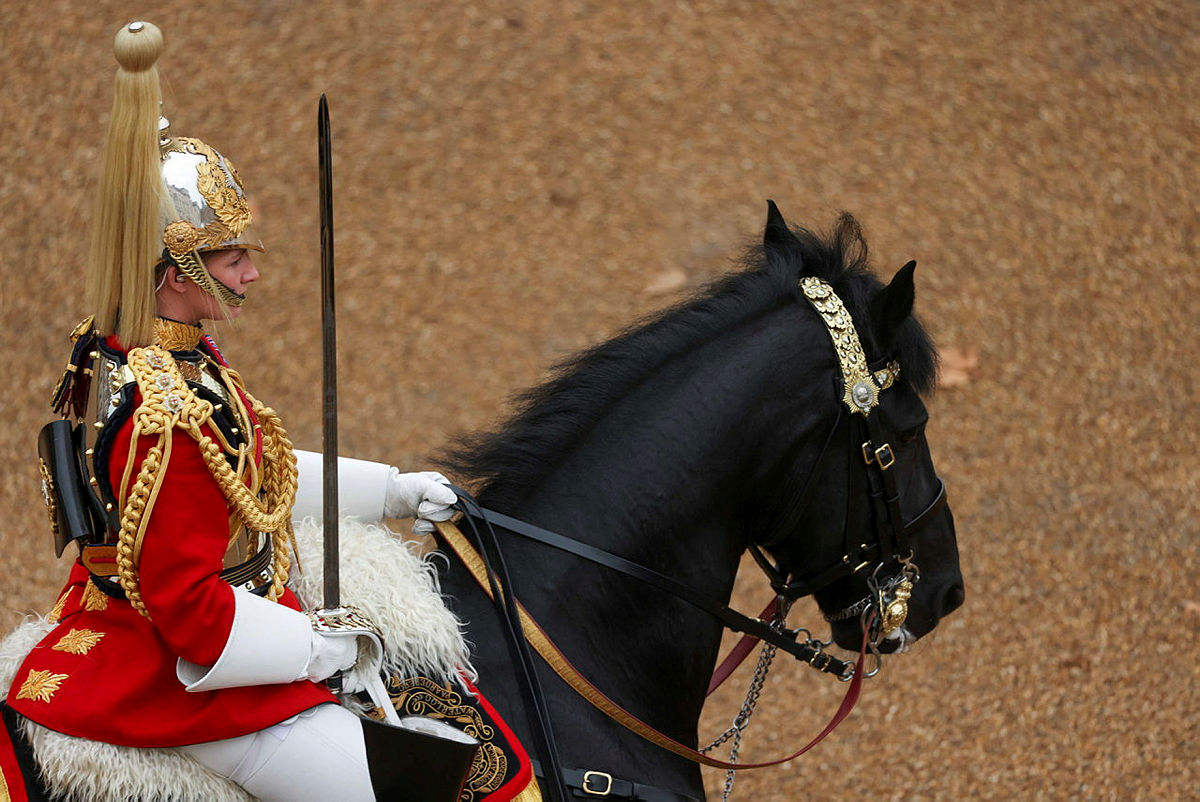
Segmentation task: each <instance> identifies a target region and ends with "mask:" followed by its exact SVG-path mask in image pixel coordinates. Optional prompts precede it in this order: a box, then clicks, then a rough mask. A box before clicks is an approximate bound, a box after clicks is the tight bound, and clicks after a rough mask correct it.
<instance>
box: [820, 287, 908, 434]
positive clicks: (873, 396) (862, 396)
mask: <svg viewBox="0 0 1200 802" xmlns="http://www.w3.org/2000/svg"><path fill="white" fill-rule="evenodd" d="M800 288H801V289H802V290H803V291H804V297H805V298H807V299H808V302H809V303H810V304H812V306H813V308H814V309H816V310H817V313H818V314H820V316H821V321H822V322H823V323H824V324H825V328H826V329H828V331H829V337H830V339H832V340H833V348H834V350H835V351H837V357H838V364H839V365H840V366H841V369H842V380H843V383H844V385H845V387H846V393H845V395H844V396H842V402H843V403H844V404H845V405H846V407H847V408H848V409H849V410H850V411H851V412H852V413H857V414H860V415H869V414H871V410H872V409H874V408H875V407H876V406H878V405H879V391H880V390H886V389H887V388H889V387H891V386H892V385H893V384H895V383H896V381H897V380H898V379H899V378H900V365H899V363H897V362H896V361H894V360H893V361H892V362H889V363H888V364H887V365H886V366H885V367H884V368H882V369H881V370H878V371H876V372H875V373H874V374H872V373H871V369H870V368H869V367H868V366H867V356H866V354H865V353H863V348H862V342H860V341H859V339H858V331H857V330H856V329H855V328H854V319H853V318H851V317H850V313H849V312H848V311H847V310H846V305H845V304H843V303H842V299H841V298H839V297H838V296H837V293H835V292H834V291H833V288H832V287H830V286H829V284H828V283H827V282H825V281H822V280H821V279H819V278H816V277H814V276H806V277H805V278H803V279H801V280H800Z"/></svg>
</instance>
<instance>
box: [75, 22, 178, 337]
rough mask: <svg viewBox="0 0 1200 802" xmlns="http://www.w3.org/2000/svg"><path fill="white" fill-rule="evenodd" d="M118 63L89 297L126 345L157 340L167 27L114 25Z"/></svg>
mask: <svg viewBox="0 0 1200 802" xmlns="http://www.w3.org/2000/svg"><path fill="white" fill-rule="evenodd" d="M113 50H114V53H115V55H116V58H117V63H118V64H119V65H120V69H118V70H117V79H116V89H115V94H114V98H113V108H112V119H111V120H110V121H109V126H108V144H107V147H106V150H105V154H104V172H103V174H102V176H101V179H100V195H99V200H98V202H97V205H96V214H95V218H94V221H93V226H94V227H93V231H92V243H91V258H90V264H89V271H88V282H87V294H88V301H89V304H90V305H91V308H92V310H93V312H94V313H95V315H96V321H95V322H96V329H97V331H98V332H99V333H100V334H101V335H107V334H112V333H116V334H117V335H118V336H119V337H120V339H121V341H122V343H123V344H124V345H125V347H127V348H132V347H137V346H144V345H149V344H150V343H151V342H153V339H154V266H155V264H156V263H157V262H158V257H159V254H160V253H161V251H162V242H161V237H162V217H163V211H164V203H165V201H166V193H165V192H164V191H163V183H162V168H161V156H160V151H159V145H158V139H159V133H158V120H159V115H160V106H161V102H162V91H161V89H160V88H159V83H158V69H157V68H156V67H155V66H154V64H155V62H156V61H158V57H159V56H160V55H162V50H163V38H162V32H161V31H160V30H159V29H158V28H157V27H156V26H154V25H152V24H150V23H148V22H132V23H130V24H129V25H126V26H125V27H123V28H121V30H120V31H118V32H117V36H116V39H115V40H114V42H113Z"/></svg>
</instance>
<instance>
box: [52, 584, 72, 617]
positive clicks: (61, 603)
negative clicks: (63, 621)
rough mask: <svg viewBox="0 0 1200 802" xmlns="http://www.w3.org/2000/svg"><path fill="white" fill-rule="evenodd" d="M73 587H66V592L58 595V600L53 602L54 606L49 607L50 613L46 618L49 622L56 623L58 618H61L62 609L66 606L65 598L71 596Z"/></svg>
mask: <svg viewBox="0 0 1200 802" xmlns="http://www.w3.org/2000/svg"><path fill="white" fill-rule="evenodd" d="M74 589H75V588H67V592H66V593H64V594H63V595H61V596H59V597H58V601H56V602H55V603H54V607H52V608H51V609H50V615H49V616H47V618H46V620H47V621H49V622H50V623H51V624H55V623H57V622H58V619H60V618H62V614H63V609H64V608H65V607H66V606H67V599H69V598H71V591H73V590H74Z"/></svg>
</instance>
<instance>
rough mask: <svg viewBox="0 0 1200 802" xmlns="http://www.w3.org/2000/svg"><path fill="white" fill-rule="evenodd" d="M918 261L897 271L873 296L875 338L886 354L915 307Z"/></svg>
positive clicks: (872, 319)
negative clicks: (914, 287) (915, 276)
mask: <svg viewBox="0 0 1200 802" xmlns="http://www.w3.org/2000/svg"><path fill="white" fill-rule="evenodd" d="M916 269H917V263H916V262H909V263H908V264H906V265H905V266H904V267H902V268H900V269H899V270H898V271H896V275H895V276H893V277H892V281H891V283H890V284H888V285H887V286H886V287H884V288H883V289H880V290H877V291H876V292H875V294H874V295H872V296H871V324H872V325H873V326H874V328H875V339H876V341H877V343H878V345H879V350H880V351H881V352H883V353H884V354H886V353H888V352H889V351H891V350H892V345H893V344H895V342H896V334H897V333H899V331H900V324H902V323H903V322H904V321H905V320H906V319H907V318H908V316H909V315H910V314H912V308H913V297H914V289H913V271H914V270H916Z"/></svg>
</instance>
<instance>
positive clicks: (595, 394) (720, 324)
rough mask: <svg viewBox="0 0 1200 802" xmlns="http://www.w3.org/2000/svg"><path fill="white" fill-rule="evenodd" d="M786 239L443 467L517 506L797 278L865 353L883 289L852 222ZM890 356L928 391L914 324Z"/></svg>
mask: <svg viewBox="0 0 1200 802" xmlns="http://www.w3.org/2000/svg"><path fill="white" fill-rule="evenodd" d="M792 232H793V234H795V239H794V241H789V242H788V243H786V244H785V245H784V246H781V247H772V248H769V249H768V248H764V247H763V246H762V245H756V246H754V247H750V248H747V249H746V252H745V254H744V256H743V259H742V266H743V269H742V270H740V271H738V272H734V273H730V274H729V275H726V276H725V277H723V278H721V279H718V280H717V281H715V282H713V283H712V284H710V285H708V286H707V287H705V288H703V289H702V290H700V291H699V293H698V294H696V295H695V296H694V297H692V298H690V299H688V300H686V301H684V302H682V303H680V304H678V305H676V306H674V307H671V308H668V309H666V310H665V311H662V312H660V313H658V314H656V315H654V316H652V317H650V318H649V319H647V320H643V321H642V322H640V323H638V324H635V325H634V326H633V327H631V328H629V329H626V330H625V331H624V332H623V333H621V334H620V335H618V336H617V337H615V338H613V339H611V340H609V341H607V342H604V343H601V344H600V345H597V346H595V347H593V348H591V349H588V350H586V351H583V352H582V353H580V354H578V355H576V356H574V357H571V358H569V359H567V360H566V361H564V362H561V363H559V364H558V365H557V366H556V367H555V368H554V369H553V373H552V377H551V378H550V380H549V381H547V382H545V383H544V384H542V385H540V386H537V387H534V388H532V389H530V390H528V391H526V392H525V393H522V394H521V395H519V396H517V398H516V404H517V412H516V414H515V415H514V416H513V417H512V418H511V419H510V420H509V421H508V422H507V423H506V424H504V426H502V427H501V428H500V429H498V430H496V431H493V432H484V433H480V434H475V435H472V436H469V437H465V438H462V439H461V440H460V441H459V442H458V444H457V446H456V447H455V448H453V449H452V450H451V451H449V453H448V454H446V455H445V456H444V457H443V459H442V460H441V462H442V464H444V465H445V466H446V467H447V468H449V469H450V470H452V471H455V472H458V473H461V474H463V475H465V476H470V477H474V478H476V479H480V480H483V486H482V487H481V488H480V490H479V496H480V500H481V501H482V502H483V503H484V504H487V505H491V506H497V507H502V506H506V505H507V504H515V503H517V502H519V501H520V499H521V498H522V496H523V495H524V494H525V493H526V492H528V490H529V489H531V488H533V487H535V486H537V485H538V484H540V483H541V481H542V480H543V479H544V478H545V476H546V475H547V474H549V473H550V472H551V471H552V470H553V469H554V467H555V464H556V460H557V455H562V454H565V453H567V452H568V451H569V450H570V447H571V446H572V445H573V444H574V443H576V442H578V441H579V438H580V437H582V436H583V435H584V434H585V433H586V432H587V431H588V429H589V428H590V427H591V426H592V425H593V424H594V423H595V422H596V421H598V420H600V418H601V417H602V416H603V415H604V413H605V412H606V410H608V409H609V408H610V407H611V406H612V405H613V404H615V403H616V402H617V401H619V400H620V399H621V398H623V397H624V396H625V395H626V394H628V393H629V392H630V390H631V389H632V388H634V387H636V386H637V385H638V384H639V383H640V382H641V381H643V380H644V379H645V377H647V376H649V375H651V374H653V373H654V372H655V371H656V370H658V369H659V368H660V367H661V366H662V365H664V364H666V363H667V362H669V361H670V360H672V359H674V358H676V357H678V356H680V355H682V354H685V353H688V352H689V351H691V350H692V349H693V348H695V347H697V346H698V345H700V344H702V343H705V342H707V341H709V340H711V339H713V338H715V337H717V336H719V335H720V334H721V333H722V332H725V331H728V330H730V329H731V328H733V327H736V326H738V325H740V324H742V323H745V322H748V321H750V320H752V319H754V318H756V317H758V316H760V315H763V314H765V313H767V312H770V311H772V310H773V309H776V308H777V307H779V306H781V305H783V304H785V303H789V302H793V303H802V301H801V300H800V299H801V296H800V293H799V286H798V283H799V279H800V277H801V276H816V277H818V278H822V279H824V280H825V281H827V282H829V283H830V285H832V286H833V288H834V291H835V292H836V293H837V294H838V295H839V296H840V297H841V298H842V300H843V302H844V303H845V304H846V307H847V308H848V309H849V310H850V313H851V315H852V316H853V317H854V319H855V320H856V321H857V323H858V329H859V332H860V334H861V336H862V338H863V340H864V342H863V345H864V347H865V348H866V349H867V352H868V354H870V353H872V351H873V334H872V333H871V332H870V326H869V325H868V324H867V320H868V319H869V317H868V308H869V307H868V304H869V299H870V296H871V294H872V293H873V292H874V291H875V290H876V289H878V288H879V287H881V286H882V284H881V283H880V281H879V280H878V279H877V278H876V277H875V276H874V275H873V274H872V273H871V272H870V271H869V268H868V265H867V245H866V241H865V240H864V239H863V236H862V231H861V229H860V227H859V225H858V222H857V221H856V220H855V219H854V218H853V217H852V216H850V215H849V214H843V215H842V216H841V217H840V218H839V219H838V221H837V223H836V224H835V225H834V227H833V230H832V231H831V232H830V233H829V235H828V236H825V237H822V236H821V235H819V234H817V233H814V232H812V231H809V230H807V229H793V230H792ZM895 348H896V352H897V354H898V356H897V358H898V359H899V361H900V363H901V365H902V366H903V370H902V373H901V376H902V378H903V380H904V381H907V382H909V383H910V384H912V385H913V387H915V388H916V389H917V390H918V391H919V392H923V393H924V392H928V391H929V390H930V389H931V388H932V386H933V382H934V378H935V376H936V373H937V354H936V351H935V350H934V348H933V344H932V343H931V341H930V339H929V337H928V336H927V335H926V333H925V331H924V329H923V328H922V326H921V325H920V323H919V322H918V321H917V320H916V318H915V317H910V318H909V319H908V320H907V321H905V323H904V325H903V326H902V327H901V330H900V332H899V335H898V337H897V340H896V345H895Z"/></svg>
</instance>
